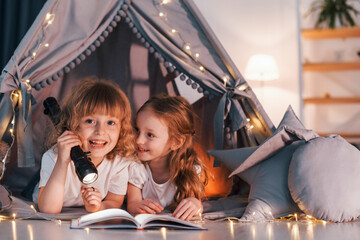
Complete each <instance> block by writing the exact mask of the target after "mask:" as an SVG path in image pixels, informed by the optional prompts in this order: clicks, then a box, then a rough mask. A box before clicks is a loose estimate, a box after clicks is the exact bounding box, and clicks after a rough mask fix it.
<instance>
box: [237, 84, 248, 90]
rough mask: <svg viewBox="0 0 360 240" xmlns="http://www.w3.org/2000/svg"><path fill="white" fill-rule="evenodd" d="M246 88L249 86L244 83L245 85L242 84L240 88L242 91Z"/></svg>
mask: <svg viewBox="0 0 360 240" xmlns="http://www.w3.org/2000/svg"><path fill="white" fill-rule="evenodd" d="M246 88H247V86H246V84H244V85H241V86H240V87H239V88H238V89H239V90H240V91H244V90H245V89H246Z"/></svg>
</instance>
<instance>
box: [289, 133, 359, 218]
mask: <svg viewBox="0 0 360 240" xmlns="http://www.w3.org/2000/svg"><path fill="white" fill-rule="evenodd" d="M359 173H360V151H359V150H358V149H357V148H355V147H354V146H352V145H351V144H349V143H348V142H347V141H346V140H345V139H343V138H342V137H340V136H337V135H332V136H326V137H318V138H315V139H313V140H311V141H309V142H307V143H306V144H304V145H303V146H301V147H299V148H298V149H297V150H296V151H295V152H294V155H293V158H292V160H291V164H290V168H289V177H288V180H289V189H290V192H291V196H292V198H293V199H294V201H295V202H296V203H297V204H298V206H299V208H300V209H301V210H302V211H304V212H305V213H306V214H308V215H311V216H313V217H315V218H317V219H322V220H325V221H333V222H344V221H351V220H355V219H357V218H358V217H359V216H360V187H359V186H360V174H359Z"/></svg>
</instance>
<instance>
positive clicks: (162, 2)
mask: <svg viewBox="0 0 360 240" xmlns="http://www.w3.org/2000/svg"><path fill="white" fill-rule="evenodd" d="M169 2H170V1H169V0H162V1H161V4H168V3H169Z"/></svg>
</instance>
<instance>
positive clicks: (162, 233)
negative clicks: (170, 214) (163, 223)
mask: <svg viewBox="0 0 360 240" xmlns="http://www.w3.org/2000/svg"><path fill="white" fill-rule="evenodd" d="M160 231H161V236H162V238H163V239H164V240H166V228H165V227H162V228H161V229H160Z"/></svg>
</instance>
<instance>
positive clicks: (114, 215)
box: [70, 208, 206, 230]
mask: <svg viewBox="0 0 360 240" xmlns="http://www.w3.org/2000/svg"><path fill="white" fill-rule="evenodd" d="M162 227H166V228H170V229H191V230H206V228H203V227H201V226H200V225H197V224H195V223H192V222H188V221H185V220H181V219H178V218H174V217H172V216H170V215H164V214H157V215H155V214H138V215H136V216H135V217H133V216H131V215H130V214H129V213H128V212H126V211H124V210H122V209H115V208H112V209H106V210H102V211H99V212H95V213H89V214H86V215H84V216H82V217H80V218H78V219H74V220H72V221H71V225H70V228H134V229H144V228H162Z"/></svg>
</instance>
